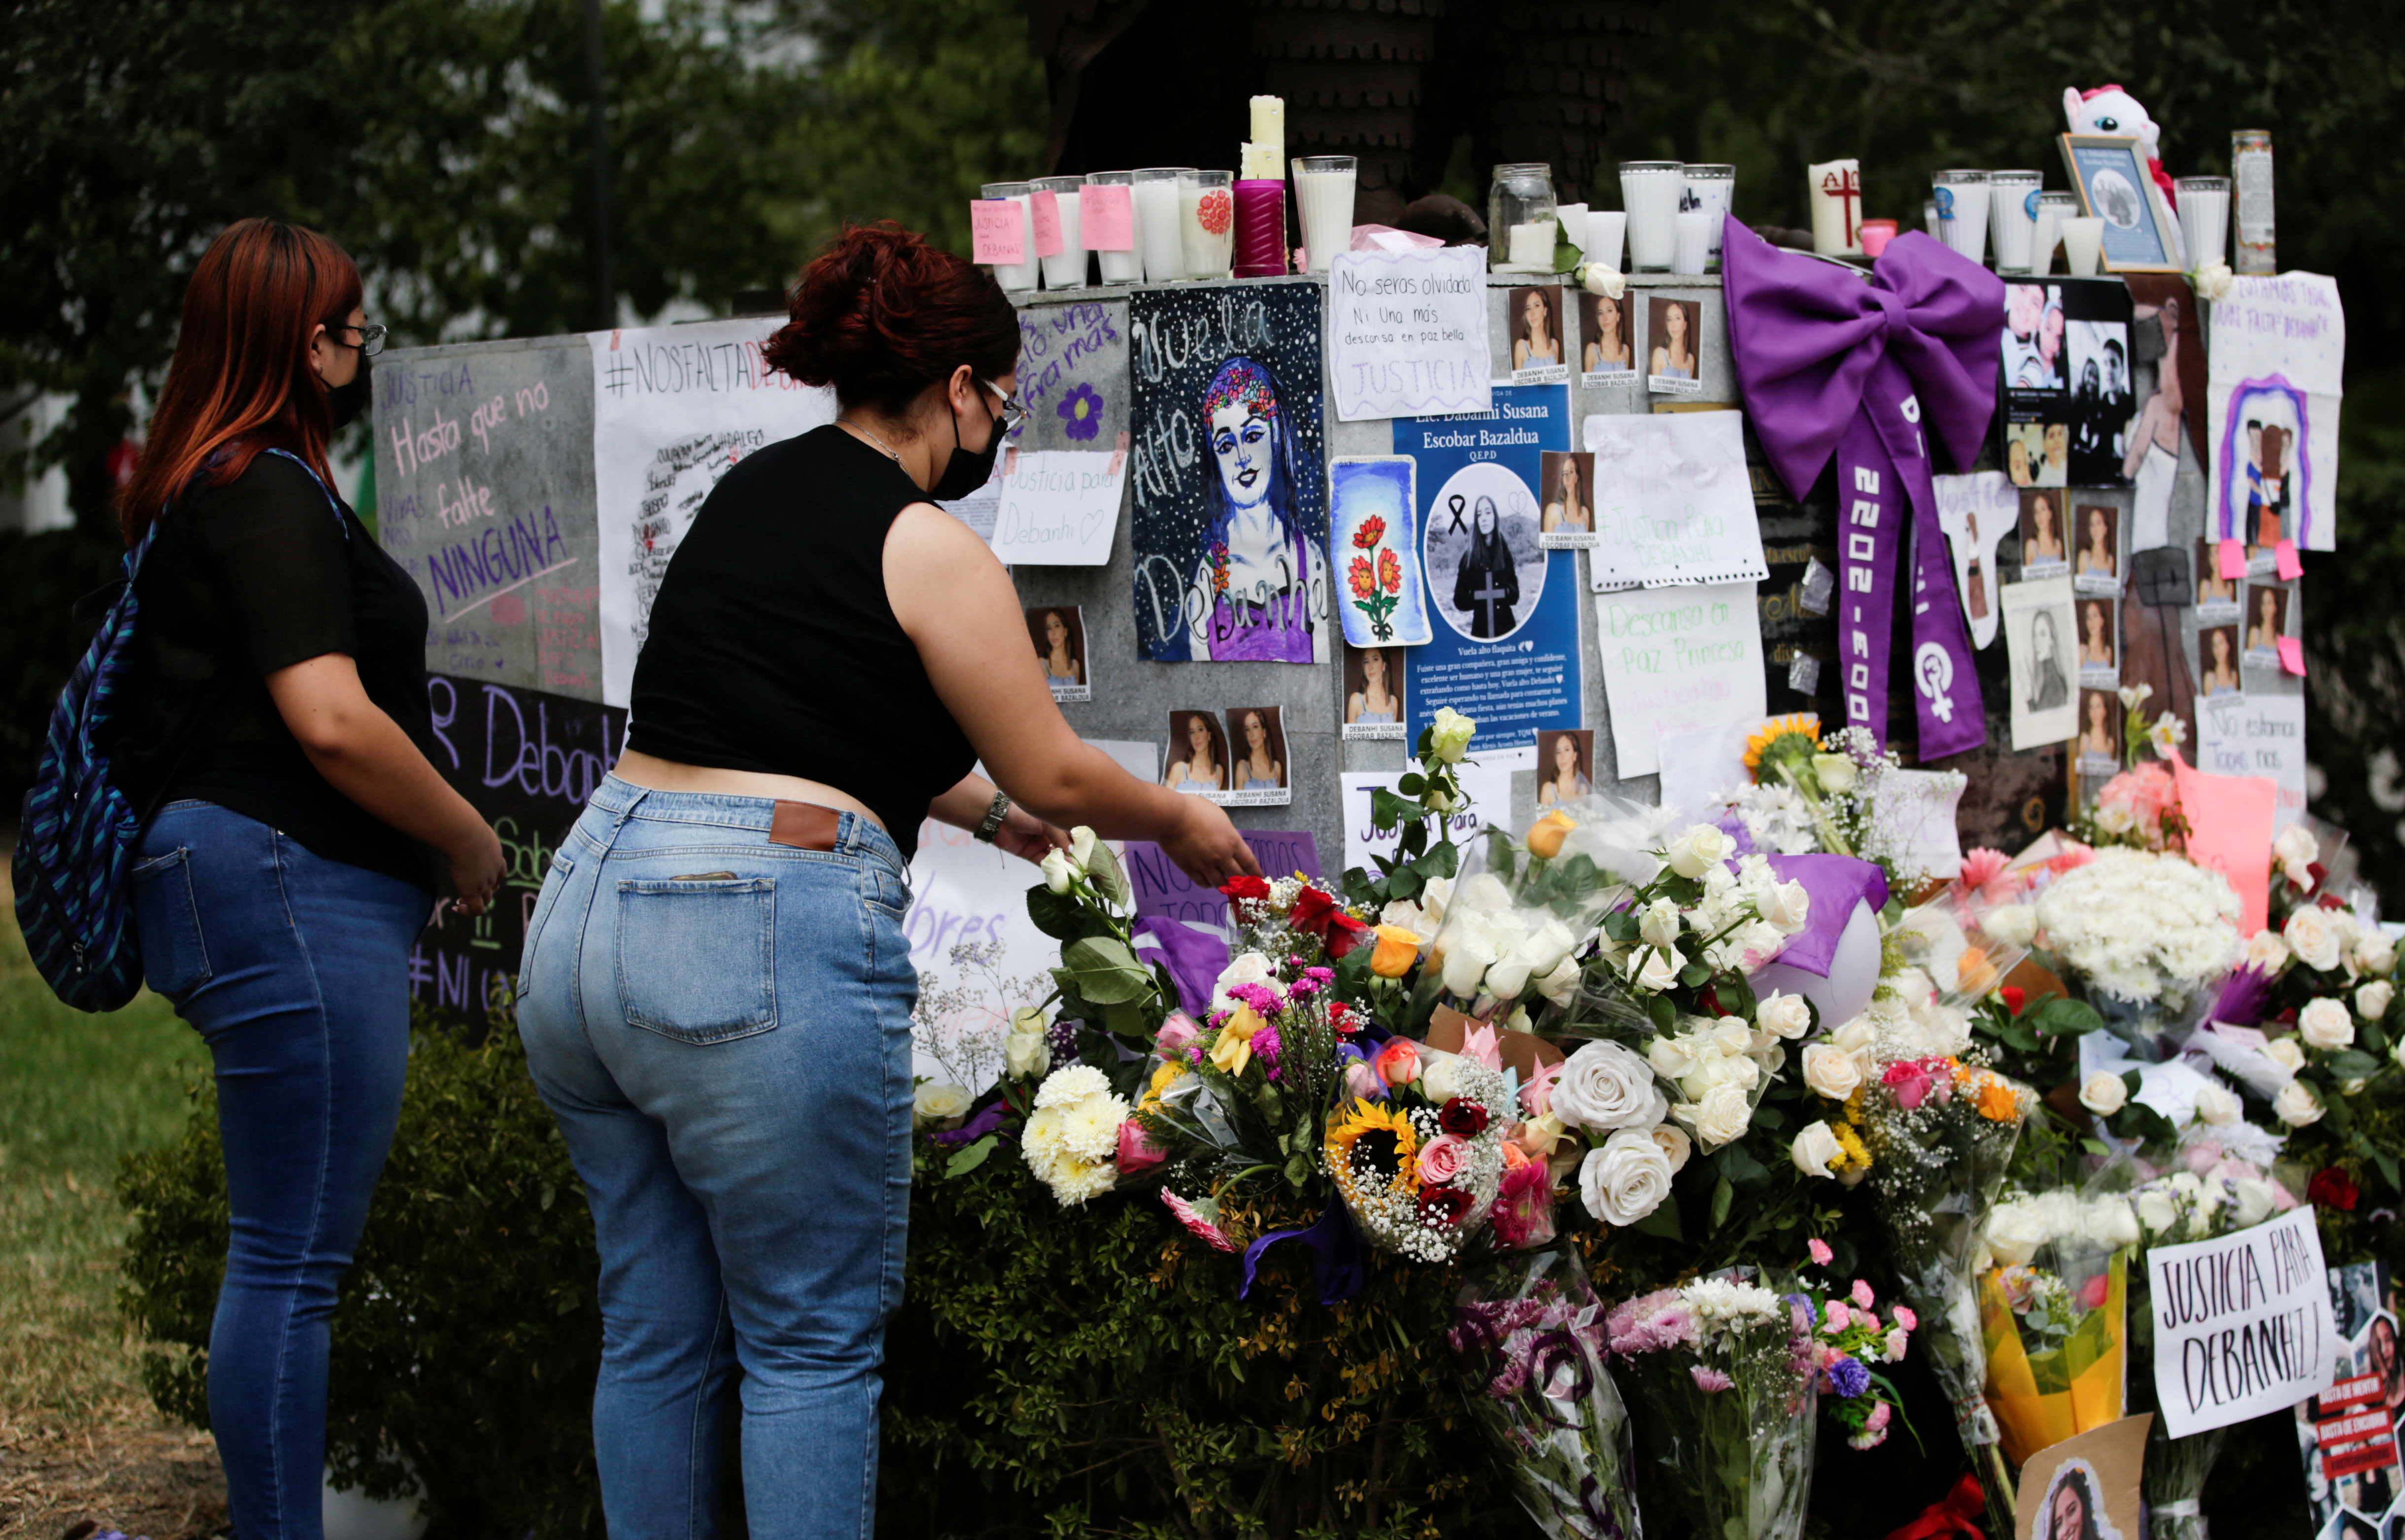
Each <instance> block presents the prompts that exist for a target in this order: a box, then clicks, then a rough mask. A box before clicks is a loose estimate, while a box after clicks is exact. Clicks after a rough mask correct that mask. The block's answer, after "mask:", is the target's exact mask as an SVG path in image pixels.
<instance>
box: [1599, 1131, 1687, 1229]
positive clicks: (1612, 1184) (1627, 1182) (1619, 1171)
mask: <svg viewBox="0 0 2405 1540" xmlns="http://www.w3.org/2000/svg"><path fill="white" fill-rule="evenodd" d="M1670 1174H1671V1173H1670V1160H1669V1157H1668V1156H1667V1155H1665V1154H1664V1153H1663V1152H1662V1147H1661V1146H1660V1145H1658V1144H1656V1143H1654V1142H1653V1136H1652V1135H1651V1134H1644V1133H1639V1132H1638V1131H1637V1130H1635V1129H1630V1128H1624V1129H1622V1130H1621V1131H1620V1132H1618V1133H1616V1134H1614V1135H1612V1136H1611V1137H1610V1139H1608V1140H1606V1141H1605V1142H1604V1145H1603V1148H1601V1149H1599V1150H1590V1151H1587V1156H1586V1160H1585V1162H1584V1163H1583V1164H1582V1165H1581V1166H1579V1196H1580V1198H1581V1199H1582V1200H1583V1201H1584V1202H1585V1204H1586V1211H1587V1212H1588V1213H1590V1214H1593V1215H1594V1216H1595V1217H1596V1218H1597V1219H1599V1220H1601V1221H1603V1222H1605V1223H1606V1224H1634V1223H1636V1222H1638V1220H1640V1219H1643V1218H1644V1217H1645V1216H1646V1215H1648V1214H1650V1213H1652V1212H1653V1210H1654V1209H1656V1208H1660V1207H1662V1200H1663V1199H1664V1198H1667V1197H1668V1196H1669V1195H1670Z"/></svg>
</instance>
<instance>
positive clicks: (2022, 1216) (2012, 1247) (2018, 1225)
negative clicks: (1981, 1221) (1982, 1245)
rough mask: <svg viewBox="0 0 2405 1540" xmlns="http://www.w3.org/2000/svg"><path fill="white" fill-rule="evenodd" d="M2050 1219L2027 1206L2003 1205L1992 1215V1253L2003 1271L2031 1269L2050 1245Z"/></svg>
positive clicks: (1990, 1224)
mask: <svg viewBox="0 0 2405 1540" xmlns="http://www.w3.org/2000/svg"><path fill="white" fill-rule="evenodd" d="M2046 1238H2047V1237H2046V1218H2045V1216H2044V1215H2042V1214H2041V1213H2039V1212H2038V1211H2037V1210H2036V1209H2035V1208H2032V1207H2030V1206H2029V1205H2028V1204H2025V1203H2000V1204H1998V1205H1996V1207H1995V1208H1993V1209H1992V1210H1990V1213H1989V1215H1988V1250H1989V1253H1990V1255H1992V1256H1993V1257H1994V1258H1995V1259H1996V1265H1997V1266H1999V1267H2022V1266H2027V1265H2028V1264H2029V1260H2030V1258H2032V1257H2033V1256H2035V1255H2037V1249H2038V1248H2039V1247H2040V1246H2043V1245H2044V1244H2046Z"/></svg>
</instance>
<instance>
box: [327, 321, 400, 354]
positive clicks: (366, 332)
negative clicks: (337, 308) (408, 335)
mask: <svg viewBox="0 0 2405 1540" xmlns="http://www.w3.org/2000/svg"><path fill="white" fill-rule="evenodd" d="M326 330H327V331H329V332H358V333H359V341H357V342H350V341H347V340H345V339H344V338H342V337H339V336H338V337H336V338H335V339H334V340H335V341H337V342H340V343H342V345H343V346H345V347H356V348H358V349H359V352H360V354H361V355H362V356H363V357H366V358H371V359H372V358H374V357H375V356H376V355H377V354H378V353H381V352H383V351H384V339H385V338H386V337H387V336H388V335H389V334H390V333H388V332H386V331H385V329H384V328H383V327H381V326H353V325H352V324H351V323H350V322H348V321H328V322H327V323H326Z"/></svg>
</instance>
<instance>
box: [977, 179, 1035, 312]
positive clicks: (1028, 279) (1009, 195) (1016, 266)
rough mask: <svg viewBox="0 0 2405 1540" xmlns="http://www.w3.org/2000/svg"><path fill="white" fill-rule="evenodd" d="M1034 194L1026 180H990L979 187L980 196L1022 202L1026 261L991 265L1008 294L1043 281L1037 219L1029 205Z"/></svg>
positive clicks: (1021, 233)
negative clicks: (1037, 239) (1036, 241)
mask: <svg viewBox="0 0 2405 1540" xmlns="http://www.w3.org/2000/svg"><path fill="white" fill-rule="evenodd" d="M1033 195H1034V190H1033V189H1032V188H1030V187H1029V186H1028V185H1027V184H1026V183H1025V182H988V183H986V184H985V185H984V186H983V187H981V188H978V189H977V196H978V197H980V198H989V199H1001V200H1006V201H1007V202H1010V203H1013V204H1016V205H1019V239H1020V250H1022V251H1024V252H1025V253H1026V254H1027V260H1026V261H1023V262H995V263H993V264H992V273H993V281H994V282H996V283H998V284H1000V285H1002V287H1003V291H1004V292H1005V293H1010V294H1023V293H1025V292H1027V291H1028V290H1032V289H1034V288H1035V287H1037V285H1038V284H1039V283H1040V282H1041V281H1042V275H1043V272H1044V267H1043V264H1042V263H1041V262H1040V261H1037V260H1036V256H1035V221H1034V218H1033V217H1032V216H1031V215H1030V214H1029V212H1028V207H1027V205H1028V203H1029V201H1030V199H1031V198H1032V197H1033Z"/></svg>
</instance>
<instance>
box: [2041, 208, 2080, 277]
mask: <svg viewBox="0 0 2405 1540" xmlns="http://www.w3.org/2000/svg"><path fill="white" fill-rule="evenodd" d="M2078 217H2079V195H2078V194H2077V193H2075V192H2041V193H2039V194H2038V195H2037V232H2036V233H2035V234H2034V235H2033V236H2032V237H2031V240H2030V271H2031V272H2032V273H2036V274H2039V275H2041V276H2043V275H2045V274H2047V273H2051V272H2053V271H2054V250H2055V247H2059V246H2060V245H2061V244H2062V221H2063V220H2065V219H2077V218H2078Z"/></svg>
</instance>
